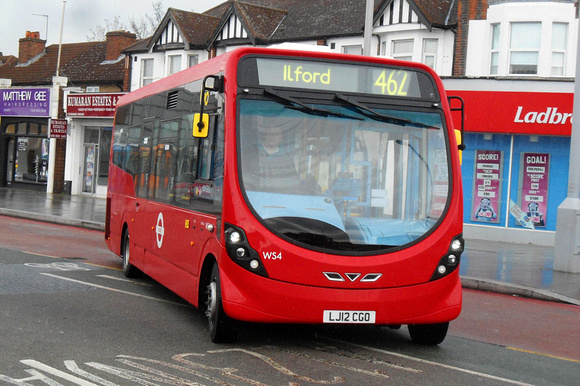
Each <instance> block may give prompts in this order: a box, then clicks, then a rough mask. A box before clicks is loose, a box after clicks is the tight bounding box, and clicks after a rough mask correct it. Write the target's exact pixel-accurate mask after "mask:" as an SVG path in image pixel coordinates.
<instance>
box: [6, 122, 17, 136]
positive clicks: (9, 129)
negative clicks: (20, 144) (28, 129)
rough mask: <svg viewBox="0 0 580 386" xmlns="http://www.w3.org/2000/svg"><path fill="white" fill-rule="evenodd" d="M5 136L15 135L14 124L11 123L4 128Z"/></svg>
mask: <svg viewBox="0 0 580 386" xmlns="http://www.w3.org/2000/svg"><path fill="white" fill-rule="evenodd" d="M6 134H16V124H14V123H11V124H9V125H7V126H6Z"/></svg>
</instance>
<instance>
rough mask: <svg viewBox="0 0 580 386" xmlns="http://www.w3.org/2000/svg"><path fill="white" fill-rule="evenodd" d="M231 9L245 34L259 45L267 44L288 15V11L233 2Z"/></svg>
mask: <svg viewBox="0 0 580 386" xmlns="http://www.w3.org/2000/svg"><path fill="white" fill-rule="evenodd" d="M233 7H234V9H235V13H236V14H237V15H238V17H239V18H240V20H242V23H244V26H245V27H246V30H247V32H248V33H249V34H250V35H251V36H252V37H253V38H254V39H255V40H256V42H260V43H267V42H268V41H269V40H270V39H271V38H272V36H273V35H274V33H275V32H276V30H277V29H278V27H280V25H281V23H283V20H284V19H285V18H286V16H287V15H288V11H282V10H278V9H274V8H267V7H262V6H258V5H252V4H247V3H242V2H234V5H233Z"/></svg>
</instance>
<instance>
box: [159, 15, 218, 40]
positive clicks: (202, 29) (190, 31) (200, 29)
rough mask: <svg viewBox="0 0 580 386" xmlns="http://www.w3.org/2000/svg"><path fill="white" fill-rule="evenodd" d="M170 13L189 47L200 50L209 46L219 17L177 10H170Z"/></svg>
mask: <svg viewBox="0 0 580 386" xmlns="http://www.w3.org/2000/svg"><path fill="white" fill-rule="evenodd" d="M168 13H170V14H171V15H172V16H173V19H174V21H175V23H176V25H177V26H178V28H179V29H180V30H181V32H182V33H183V37H184V38H185V40H186V41H187V42H188V43H189V45H190V46H195V47H200V48H205V47H206V46H207V44H208V40H209V38H210V37H211V35H212V34H213V31H214V30H215V29H216V27H217V26H218V24H219V22H220V19H219V18H217V17H213V16H208V15H204V14H199V13H194V12H187V11H182V10H179V9H175V8H169V11H168Z"/></svg>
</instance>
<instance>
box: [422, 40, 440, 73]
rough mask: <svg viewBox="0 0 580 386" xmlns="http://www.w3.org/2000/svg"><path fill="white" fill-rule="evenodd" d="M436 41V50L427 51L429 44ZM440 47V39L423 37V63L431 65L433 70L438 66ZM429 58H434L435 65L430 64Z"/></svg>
mask: <svg viewBox="0 0 580 386" xmlns="http://www.w3.org/2000/svg"><path fill="white" fill-rule="evenodd" d="M430 42H431V43H432V42H435V52H428V51H427V44H428V43H430ZM438 49H439V39H434V38H427V39H423V53H422V54H423V55H422V56H423V57H422V58H421V63H423V64H425V65H427V66H429V67H431V68H432V69H433V70H435V68H436V67H437V50H438ZM428 58H432V61H433V65H430V64H428V63H427V62H428Z"/></svg>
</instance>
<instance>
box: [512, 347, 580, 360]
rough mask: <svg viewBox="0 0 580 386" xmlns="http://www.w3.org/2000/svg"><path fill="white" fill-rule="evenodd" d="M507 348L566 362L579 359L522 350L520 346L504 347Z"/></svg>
mask: <svg viewBox="0 0 580 386" xmlns="http://www.w3.org/2000/svg"><path fill="white" fill-rule="evenodd" d="M506 348H507V349H508V350H514V351H520V352H525V353H527V354H534V355H541V356H543V357H548V358H554V359H560V360H563V361H568V362H576V363H580V361H579V360H578V359H572V358H565V357H559V356H557V355H551V354H543V353H541V352H536V351H529V350H524V349H521V348H515V347H506Z"/></svg>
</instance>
